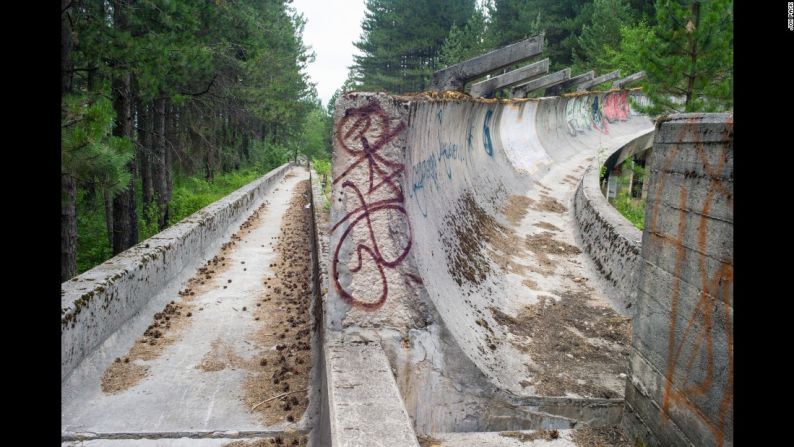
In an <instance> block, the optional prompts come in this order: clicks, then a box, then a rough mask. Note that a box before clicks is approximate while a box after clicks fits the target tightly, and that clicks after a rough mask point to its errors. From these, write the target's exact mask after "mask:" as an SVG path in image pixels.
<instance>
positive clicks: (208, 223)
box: [61, 163, 291, 380]
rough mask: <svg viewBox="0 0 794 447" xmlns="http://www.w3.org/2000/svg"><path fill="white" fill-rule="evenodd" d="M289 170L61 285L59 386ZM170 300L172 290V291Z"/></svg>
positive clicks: (276, 172) (198, 260) (217, 242)
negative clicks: (92, 352) (84, 359)
mask: <svg viewBox="0 0 794 447" xmlns="http://www.w3.org/2000/svg"><path fill="white" fill-rule="evenodd" d="M290 166H291V164H289V163H288V164H285V165H283V166H280V167H278V168H276V169H274V170H273V171H271V172H269V173H268V174H267V175H265V176H263V177H262V178H261V179H259V180H257V181H255V182H252V183H250V184H249V185H246V186H244V187H243V188H240V189H239V190H237V191H235V192H234V193H232V194H230V195H228V196H226V197H225V198H223V199H221V200H219V201H217V202H215V203H213V204H212V205H209V206H207V207H206V208H203V209H202V210H200V211H197V212H196V213H194V214H192V215H191V216H189V217H187V218H186V219H184V220H182V221H181V222H179V223H178V224H176V225H174V226H172V227H171V228H168V229H166V230H165V231H163V232H160V233H158V234H156V235H154V236H152V237H151V238H149V239H147V240H145V241H143V242H141V243H140V244H138V245H136V246H134V247H132V248H130V249H129V250H127V251H125V252H123V253H121V254H119V255H117V256H115V257H113V258H112V259H110V260H108V261H106V262H105V263H103V264H100V265H98V266H96V267H94V268H93V269H91V270H89V271H87V272H85V273H83V274H82V275H79V276H77V277H75V278H73V279H72V280H70V281H67V282H65V283H63V284H62V285H61V380H63V379H64V378H66V376H68V375H69V373H70V372H71V371H72V370H73V369H74V368H75V366H77V365H78V364H79V363H80V362H81V361H82V360H83V358H85V356H86V355H87V354H88V353H89V352H91V351H92V350H93V349H94V348H95V347H97V346H98V345H99V344H100V343H102V341H104V340H105V339H106V338H108V337H109V336H110V335H111V334H113V333H114V332H116V330H117V329H118V328H119V327H120V326H121V324H122V323H124V322H125V321H127V320H128V319H129V318H130V317H131V316H133V315H135V313H137V312H138V311H139V310H140V309H141V308H142V307H143V306H144V305H145V304H146V303H147V302H148V300H149V299H150V298H151V297H152V296H154V295H156V294H158V293H162V292H163V291H164V289H163V288H164V287H165V286H166V285H167V284H168V283H169V282H171V281H172V280H174V279H175V278H177V277H178V276H179V275H180V273H182V272H183V271H187V270H191V269H192V268H193V267H197V266H198V265H199V264H201V263H202V262H204V261H205V259H203V256H205V254H206V253H209V252H211V251H215V250H217V249H218V248H219V247H220V245H221V243H222V242H223V240H224V237H225V236H228V234H227V233H229V232H230V231H232V229H233V228H236V226H235V225H236V224H239V222H240V221H242V220H243V219H244V218H245V217H247V216H248V215H249V214H250V212H251V211H252V210H253V208H252V206H253V205H254V204H256V203H259V202H260V201H261V200H262V198H263V197H264V196H265V195H266V194H267V193H268V192H269V191H270V189H271V188H272V186H273V185H274V184H275V183H276V182H277V181H278V180H280V179H281V177H282V176H283V175H284V173H285V172H286V171H287V170H288V169H289V167H290ZM172 288H173V289H174V290H172V292H174V294H175V293H176V289H177V285H176V284H174V285H173V287H172Z"/></svg>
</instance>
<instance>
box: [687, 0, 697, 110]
mask: <svg viewBox="0 0 794 447" xmlns="http://www.w3.org/2000/svg"><path fill="white" fill-rule="evenodd" d="M692 15H693V17H694V19H693V24H694V29H692V30H691V31H689V50H690V53H689V58H690V65H689V74H688V75H687V85H686V102H685V103H684V110H685V111H686V112H691V111H692V99H693V96H694V94H695V78H696V77H697V62H698V53H697V50H698V48H697V39H696V38H695V34H696V33H697V32H698V29H699V28H700V2H693V3H692Z"/></svg>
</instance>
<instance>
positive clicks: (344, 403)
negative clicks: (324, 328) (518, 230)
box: [326, 338, 419, 447]
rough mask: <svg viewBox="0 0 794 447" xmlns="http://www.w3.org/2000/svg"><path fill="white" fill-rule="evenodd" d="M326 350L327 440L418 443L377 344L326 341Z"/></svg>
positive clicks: (379, 445)
mask: <svg viewBox="0 0 794 447" xmlns="http://www.w3.org/2000/svg"><path fill="white" fill-rule="evenodd" d="M326 353H327V357H326V358H327V362H328V363H327V365H326V368H327V370H328V378H327V381H328V403H329V409H330V411H329V418H330V420H331V439H330V440H331V445H333V446H346V447H347V446H349V447H370V446H372V447H391V446H406V447H411V446H414V447H419V443H418V442H417V440H416V434H414V430H413V427H412V426H411V421H410V419H408V413H406V411H405V406H404V405H403V403H402V399H401V398H400V390H399V389H398V388H397V384H396V383H395V382H394V375H393V374H392V371H391V368H390V366H389V361H388V360H387V359H386V355H385V354H384V353H383V349H382V348H381V347H380V345H379V344H378V343H377V342H375V341H364V340H361V339H360V338H357V339H356V340H352V341H350V340H329V343H328V347H327V351H326Z"/></svg>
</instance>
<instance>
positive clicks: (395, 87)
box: [353, 0, 475, 93]
mask: <svg viewBox="0 0 794 447" xmlns="http://www.w3.org/2000/svg"><path fill="white" fill-rule="evenodd" d="M474 3H475V2H474V0H367V3H366V6H367V11H366V12H365V16H364V21H363V23H362V29H363V34H362V36H361V39H360V40H359V41H358V42H356V43H355V45H356V47H357V48H358V49H359V50H361V53H362V54H361V55H356V56H354V61H355V62H354V66H353V70H354V73H355V75H356V81H357V82H359V83H360V88H361V89H363V90H369V91H377V90H385V91H389V92H392V93H405V92H416V91H421V90H424V89H425V88H426V86H427V85H428V83H429V80H430V77H431V75H432V73H433V71H434V70H436V69H437V68H438V67H439V64H438V53H439V51H440V50H441V46H442V45H443V43H444V39H445V38H446V37H447V35H448V34H449V30H450V28H451V27H452V25H453V24H455V23H467V22H468V20H469V17H470V16H471V15H472V13H473V12H474Z"/></svg>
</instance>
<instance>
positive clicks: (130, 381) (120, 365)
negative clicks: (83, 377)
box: [101, 301, 190, 394]
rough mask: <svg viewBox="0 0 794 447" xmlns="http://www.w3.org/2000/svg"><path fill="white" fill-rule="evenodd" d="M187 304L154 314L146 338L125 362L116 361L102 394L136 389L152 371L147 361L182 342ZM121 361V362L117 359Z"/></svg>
mask: <svg viewBox="0 0 794 447" xmlns="http://www.w3.org/2000/svg"><path fill="white" fill-rule="evenodd" d="M187 308H190V305H189V304H187V303H181V302H180V303H177V302H175V301H171V302H170V303H168V304H166V305H165V307H164V308H163V310H162V311H160V312H157V313H156V314H154V318H153V319H152V324H150V325H149V327H147V328H146V331H145V332H144V333H143V336H142V337H139V338H138V339H137V340H135V344H134V345H133V346H132V347H131V348H130V349H129V351H127V354H126V355H125V356H124V361H123V362H118V361H115V362H113V363H111V364H110V366H109V367H108V368H107V369H105V372H104V374H102V381H101V386H102V391H103V392H105V393H107V394H116V393H118V392H121V391H124V390H126V389H129V388H131V387H133V386H135V385H136V384H137V383H138V382H140V381H141V379H143V378H144V377H146V375H147V374H148V372H149V366H147V365H146V364H145V362H146V361H149V360H153V359H156V358H157V357H159V356H160V354H161V353H162V352H163V350H164V349H165V347H166V346H168V345H171V344H173V343H174V342H175V341H177V340H178V339H179V337H180V336H181V333H182V331H183V330H184V328H185V326H187V324H188V323H189V321H190V318H189V317H188V316H187V312H186V311H185V310H186V309H187ZM116 360H118V359H116Z"/></svg>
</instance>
